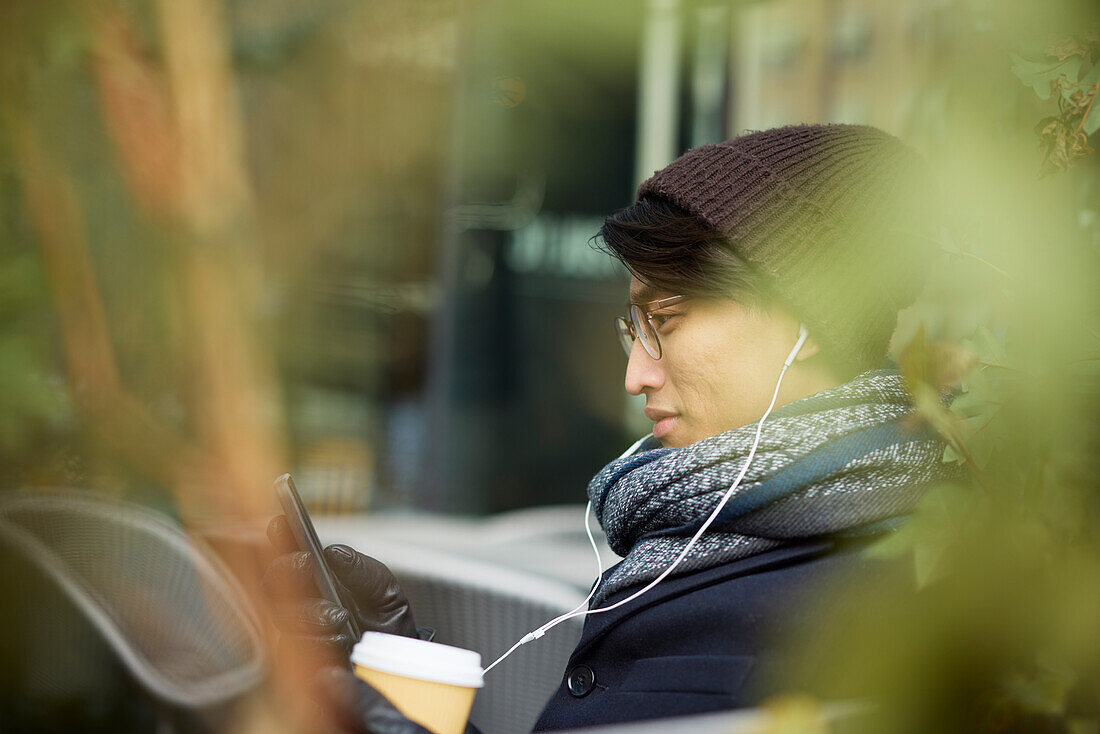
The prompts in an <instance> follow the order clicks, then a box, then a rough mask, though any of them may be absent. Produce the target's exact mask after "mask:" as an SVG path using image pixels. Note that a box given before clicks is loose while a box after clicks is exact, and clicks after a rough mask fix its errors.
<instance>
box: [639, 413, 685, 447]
mask: <svg viewBox="0 0 1100 734" xmlns="http://www.w3.org/2000/svg"><path fill="white" fill-rule="evenodd" d="M643 412H644V413H645V417H646V418H649V419H650V420H651V421H653V437H654V438H656V439H661V438H662V437H664V436H667V435H668V433H669V431H671V430H672V429H673V427H674V426H675V425H676V420H677V418H679V414H678V413H674V412H672V411H671V410H661V409H660V408H646V409H645V410H644V411H643Z"/></svg>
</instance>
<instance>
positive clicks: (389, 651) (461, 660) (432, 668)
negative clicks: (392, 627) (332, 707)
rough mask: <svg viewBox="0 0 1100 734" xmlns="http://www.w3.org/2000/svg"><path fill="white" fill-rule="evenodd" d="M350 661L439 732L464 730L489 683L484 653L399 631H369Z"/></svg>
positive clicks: (450, 733)
mask: <svg viewBox="0 0 1100 734" xmlns="http://www.w3.org/2000/svg"><path fill="white" fill-rule="evenodd" d="M351 662H352V664H353V665H354V666H355V675H357V676H358V677H360V678H362V679H363V680H365V681H366V682H367V683H370V684H371V685H372V686H373V687H374V688H375V689H376V690H377V691H378V692H379V693H381V694H382V695H383V696H385V697H386V698H387V699H389V701H390V703H392V704H393V705H394V706H396V707H397V710H398V711H400V712H401V713H402V714H404V715H405V716H406V717H408V718H409V719H412V720H413V721H415V722H416V723H418V724H420V725H421V726H423V727H425V728H427V729H430V730H431V731H433V732H435V734H462V732H463V731H465V729H466V719H468V718H469V716H470V707H471V706H473V705H474V694H475V693H477V689H478V688H481V687H482V686H484V685H485V683H484V680H483V678H482V670H481V655H480V654H479V653H476V652H474V651H473V650H464V649H462V648H461V647H452V646H450V645H441V644H439V643H438V642H426V641H424V640H417V639H413V638H411V637H402V636H400V635H387V634H384V633H382V632H364V633H363V639H362V640H360V641H359V643H358V644H356V646H355V647H354V648H353V649H352V651H351Z"/></svg>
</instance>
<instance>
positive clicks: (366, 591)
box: [262, 515, 433, 657]
mask: <svg viewBox="0 0 1100 734" xmlns="http://www.w3.org/2000/svg"><path fill="white" fill-rule="evenodd" d="M267 535H268V538H269V539H270V540H271V544H272V545H273V546H274V548H275V551H276V553H278V554H279V555H278V556H276V558H275V559H274V560H273V561H272V562H271V564H270V565H269V566H268V568H267V571H266V573H264V577H263V582H262V584H263V589H264V593H265V594H266V595H267V597H268V598H269V599H270V600H271V601H272V603H273V605H274V606H275V614H274V617H275V624H276V626H277V627H278V628H279V630H280V631H281V632H282V633H283V635H284V636H289V637H292V638H294V640H293V643H294V644H297V643H302V642H305V643H307V644H310V643H312V644H316V645H322V646H324V647H327V648H329V649H330V651H331V652H333V653H336V654H342V655H343V656H344V657H346V656H347V654H348V653H349V652H351V648H352V646H353V645H354V644H355V643H356V642H358V640H352V639H351V636H350V635H349V633H348V631H347V628H346V627H345V622H347V620H348V618H349V615H354V618H355V620H356V621H357V622H358V623H359V626H360V628H361V629H362V630H363V631H364V632H387V633H389V634H394V635H404V636H406V637H419V638H421V639H431V635H432V634H433V633H432V631H431V630H430V629H428V628H424V629H423V630H421V631H418V630H417V628H416V623H415V622H414V621H413V615H412V610H411V609H410V608H409V600H408V598H407V597H406V596H405V594H404V592H402V591H401V586H400V585H399V584H398V583H397V579H396V578H394V575H393V574H392V573H390V570H389V569H388V568H386V566H385V565H384V564H382V563H380V562H378V561H376V560H374V559H373V558H371V557H370V556H365V555H363V554H362V553H358V552H356V551H354V550H352V549H351V548H349V547H348V546H346V545H330V546H329V547H327V548H325V550H324V554H325V561H326V562H327V563H328V566H329V568H331V569H332V573H333V574H334V575H335V576H336V580H337V583H339V584H340V585H341V586H343V587H344V588H343V589H341V593H343V594H344V598H345V599H346V600H348V603H349V606H350V607H351V608H349V609H345V608H344V607H342V606H340V605H339V604H335V603H333V602H330V601H328V600H326V599H322V598H320V596H319V592H318V591H317V585H316V584H315V583H314V581H313V574H312V572H311V570H310V566H309V553H308V552H306V551H300V550H298V546H297V544H296V543H295V541H294V535H293V533H291V530H290V526H289V525H288V524H287V520H286V517H285V516H283V515H278V516H276V517H275V518H274V519H272V521H271V523H270V524H269V525H268V528H267ZM345 591H346V593H344V592H345Z"/></svg>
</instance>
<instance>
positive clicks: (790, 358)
mask: <svg viewBox="0 0 1100 734" xmlns="http://www.w3.org/2000/svg"><path fill="white" fill-rule="evenodd" d="M809 336H810V332H809V331H807V330H806V325H805V324H799V325H798V341H797V342H795V343H794V349H792V350H791V353H790V354H788V355H787V359H786V360H785V361H784V362H783V366H784V367H790V366H791V363H792V362H794V360H795V357H797V356H798V353H799V352H801V351H802V345H803V344H805V343H806V339H807V338H808V337H809Z"/></svg>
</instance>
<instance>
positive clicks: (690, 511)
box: [588, 369, 955, 606]
mask: <svg viewBox="0 0 1100 734" xmlns="http://www.w3.org/2000/svg"><path fill="white" fill-rule="evenodd" d="M756 425H757V424H756V423H755V422H754V423H751V424H749V425H746V426H742V427H740V428H735V429H733V430H731V431H727V432H725V433H720V434H718V435H716V436H711V437H710V438H706V439H703V440H702V441H699V442H698V443H694V444H691V445H690V446H685V447H683V448H656V446H657V444H656V443H655V442H653V441H652V439H651V440H650V443H649V445H648V446H644V447H643V448H649V450H644V451H642V452H641V453H636V454H634V455H633V456H628V457H626V458H622V459H618V460H616V461H613V462H611V463H610V464H608V465H607V466H605V467H604V468H603V470H601V471H600V473H599V474H597V475H596V476H595V477H594V478H593V479H592V482H591V483H590V484H589V485H588V496H589V498H590V499H591V500H592V505H593V507H594V508H595V510H596V517H597V518H598V519H599V521H600V524H601V525H602V526H603V529H604V532H605V533H607V539H608V542H609V544H610V545H611V548H612V549H613V550H614V551H615V552H616V553H618V554H619V555H622V556H626V557H625V559H624V560H623V561H622V562H621V563H620V564H619V565H617V566H616V567H615V568H613V569H611V570H610V571H609V572H608V573H607V574H605V575H604V579H603V582H602V584H601V586H600V589H599V591H598V592H597V594H596V597H595V599H594V600H593V602H592V604H593V606H596V605H598V604H600V603H601V602H602V601H604V600H605V599H606V598H607V596H608V595H610V594H612V593H614V592H615V591H618V590H620V589H623V588H626V587H629V586H633V585H636V584H641V583H645V582H647V581H650V580H652V579H654V578H656V577H657V576H658V575H659V574H660V573H661V572H662V571H664V569H665V568H667V567H668V566H669V565H671V564H672V562H673V561H674V560H675V559H676V557H677V556H678V555H679V553H680V552H681V550H682V549H683V548H684V546H685V545H686V544H687V543H688V541H689V540H690V539H691V537H692V536H693V535H694V534H695V532H696V531H697V530H698V529H699V528H700V527H701V526H702V524H703V522H704V521H705V520H706V518H707V517H708V516H709V515H710V513H711V512H713V511H714V508H715V507H716V506H717V504H718V502H719V501H720V500H721V498H722V496H723V495H724V494H725V492H726V491H727V490H728V489H729V486H730V485H731V484H732V483H733V480H734V479H735V478H736V476H737V474H738V472H740V470H741V467H742V465H743V464H744V462H745V457H746V456H747V455H748V453H749V449H750V448H751V447H752V441H753V438H754V436H755V434H756ZM942 453H943V444H942V442H941V441H940V440H939V439H938V438H937V437H936V436H935V435H934V434H933V433H932V432H931V431H930V430H929V429H928V428H927V427H926V426H925V425H924V424H923V423H921V422H920V421H919V420H918V419H917V418H916V417H915V416H914V414H913V409H912V404H911V402H910V398H909V394H908V392H907V390H906V389H905V385H904V383H903V381H902V378H901V376H900V375H898V373H897V372H895V371H893V370H886V369H883V370H872V371H869V372H864V373H863V374H861V375H859V376H857V377H856V378H855V379H853V380H852V381H851V382H847V383H845V384H843V385H839V386H837V387H834V388H830V389H828V390H824V391H822V392H820V393H817V394H816V395H812V396H810V397H807V398H803V399H801V400H798V401H796V402H793V403H789V404H787V405H783V406H780V407H779V408H776V409H775V411H773V412H772V414H771V415H770V416H769V417H768V419H767V421H765V423H764V430H763V434H762V436H761V439H760V446H759V447H758V448H757V451H756V457H755V458H754V459H753V460H752V463H751V465H750V466H749V469H748V472H747V473H746V474H745V478H744V479H743V480H742V481H741V485H740V486H739V487H738V488H737V490H736V491H735V492H734V493H733V496H732V497H731V498H730V500H729V502H728V503H727V504H726V506H725V508H724V509H723V510H722V512H721V513H719V515H718V517H717V518H716V519H715V522H714V524H712V525H711V526H710V528H708V530H707V532H706V533H705V534H704V535H703V537H701V538H700V539H699V542H698V543H696V544H695V546H694V548H692V550H691V552H690V553H689V554H688V555H687V557H686V558H685V559H684V561H683V562H682V563H681V564H680V565H679V566H678V567H677V569H676V572H675V573H676V574H677V575H679V574H684V573H689V572H692V571H699V570H703V569H706V568H711V567H713V566H718V565H720V564H722V563H726V562H728V561H732V560H735V559H739V558H745V557H747V556H752V555H755V554H757V553H762V552H764V551H767V550H771V549H773V548H778V547H781V546H783V545H785V544H788V543H792V542H797V541H798V540H800V539H808V538H815V537H824V536H836V535H852V534H864V533H874V532H881V531H883V530H885V529H887V528H888V527H890V526H891V525H896V524H897V523H899V522H900V521H901V520H902V519H904V517H905V516H906V515H907V514H908V513H910V512H911V511H912V509H913V507H914V505H915V504H916V502H917V500H918V499H919V498H920V496H921V494H922V493H923V492H924V490H925V489H927V488H928V487H929V486H930V485H932V484H935V483H937V482H939V481H942V480H944V479H946V478H948V477H950V476H952V475H953V474H954V473H955V470H954V467H953V465H948V464H944V463H943V461H942V460H941V456H942Z"/></svg>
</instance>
